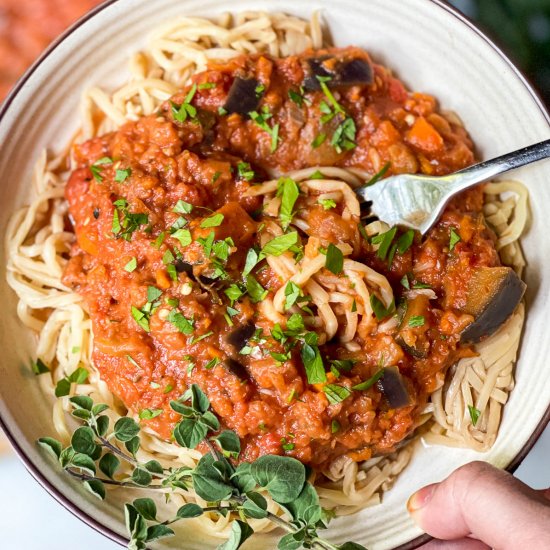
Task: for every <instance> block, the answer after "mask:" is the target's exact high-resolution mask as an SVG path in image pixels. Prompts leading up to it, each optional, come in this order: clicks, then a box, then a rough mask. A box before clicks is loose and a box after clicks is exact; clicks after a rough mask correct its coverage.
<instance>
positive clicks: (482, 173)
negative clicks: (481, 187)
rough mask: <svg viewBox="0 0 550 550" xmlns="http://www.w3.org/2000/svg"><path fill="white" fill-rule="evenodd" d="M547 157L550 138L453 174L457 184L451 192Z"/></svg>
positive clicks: (549, 152) (549, 153)
mask: <svg viewBox="0 0 550 550" xmlns="http://www.w3.org/2000/svg"><path fill="white" fill-rule="evenodd" d="M549 157H550V139H547V140H545V141H541V142H540V143H534V144H533V145H529V146H527V147H524V148H523V149H518V150H517V151H513V152H511V153H507V154H506V155H502V156H500V157H496V158H494V159H491V160H486V161H484V162H480V163H479V164H474V165H473V166H470V167H468V168H465V169H464V170H460V172H455V174H453V176H456V178H457V185H456V187H455V188H454V189H453V193H454V192H457V191H460V190H462V189H466V188H468V187H471V186H472V185H475V184H477V183H481V182H482V181H485V180H488V179H490V178H492V177H494V176H497V175H498V174H502V173H503V172H508V171H509V170H513V169H514V168H519V167H520V166H525V165H526V164H531V163H532V162H536V161H538V160H542V159H546V158H549Z"/></svg>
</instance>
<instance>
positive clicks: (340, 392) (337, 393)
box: [323, 384, 351, 405]
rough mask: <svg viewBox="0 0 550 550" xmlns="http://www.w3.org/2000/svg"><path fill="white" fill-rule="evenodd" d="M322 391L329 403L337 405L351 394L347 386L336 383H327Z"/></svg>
mask: <svg viewBox="0 0 550 550" xmlns="http://www.w3.org/2000/svg"><path fill="white" fill-rule="evenodd" d="M323 391H324V392H325V395H326V396H327V399H328V402H329V403H330V404H331V405H337V404H338V403H341V402H342V401H344V399H347V398H348V397H349V396H350V395H351V391H350V390H349V389H348V388H346V387H345V386H339V385H338V384H327V385H326V386H324V387H323Z"/></svg>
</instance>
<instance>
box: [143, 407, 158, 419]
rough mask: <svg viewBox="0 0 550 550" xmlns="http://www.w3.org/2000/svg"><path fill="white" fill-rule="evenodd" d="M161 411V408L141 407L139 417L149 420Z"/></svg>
mask: <svg viewBox="0 0 550 550" xmlns="http://www.w3.org/2000/svg"><path fill="white" fill-rule="evenodd" d="M162 413H163V410H162V409H143V410H142V411H139V418H140V419H141V420H151V418H156V417H157V416H159V415H160V414H162Z"/></svg>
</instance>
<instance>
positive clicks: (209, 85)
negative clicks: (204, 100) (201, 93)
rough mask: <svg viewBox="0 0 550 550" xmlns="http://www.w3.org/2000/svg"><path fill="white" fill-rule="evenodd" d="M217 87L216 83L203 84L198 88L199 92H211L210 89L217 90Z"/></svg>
mask: <svg viewBox="0 0 550 550" xmlns="http://www.w3.org/2000/svg"><path fill="white" fill-rule="evenodd" d="M215 87H216V83H215V82H203V83H202V84H199V85H198V86H197V88H198V89H199V90H210V89H212V88H215Z"/></svg>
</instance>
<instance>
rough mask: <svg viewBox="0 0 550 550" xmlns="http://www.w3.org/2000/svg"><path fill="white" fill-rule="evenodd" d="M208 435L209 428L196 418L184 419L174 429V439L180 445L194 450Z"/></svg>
mask: <svg viewBox="0 0 550 550" xmlns="http://www.w3.org/2000/svg"><path fill="white" fill-rule="evenodd" d="M207 433H208V427H207V426H205V425H204V424H202V423H201V422H198V421H197V420H195V419H194V418H184V419H183V420H182V421H181V422H178V424H176V427H175V428H174V438H175V439H176V441H177V442H178V444H179V445H181V446H182V447H185V448H187V449H194V448H195V447H196V446H197V445H198V444H199V443H200V442H201V441H202V440H203V439H204V438H205V437H206V434H207Z"/></svg>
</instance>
